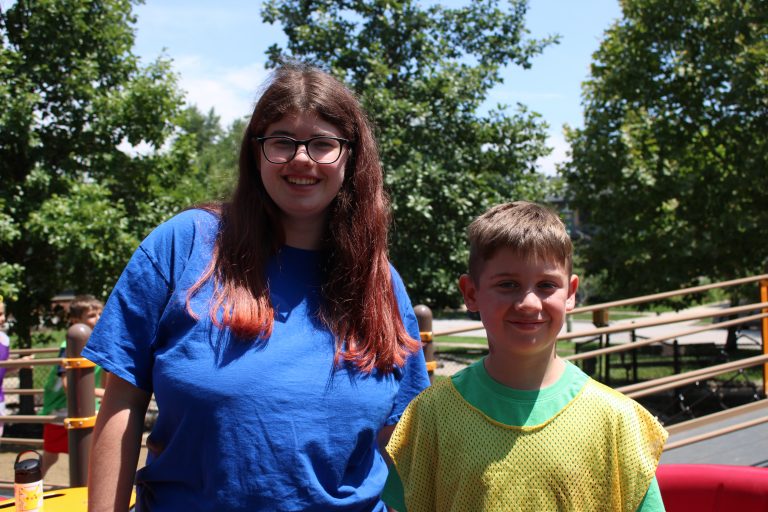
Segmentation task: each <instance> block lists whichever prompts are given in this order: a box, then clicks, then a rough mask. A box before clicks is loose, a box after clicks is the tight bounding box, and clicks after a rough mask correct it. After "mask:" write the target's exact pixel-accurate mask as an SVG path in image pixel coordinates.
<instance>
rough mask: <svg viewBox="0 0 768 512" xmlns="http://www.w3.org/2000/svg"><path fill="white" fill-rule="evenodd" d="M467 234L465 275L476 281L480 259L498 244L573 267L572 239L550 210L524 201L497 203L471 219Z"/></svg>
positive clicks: (500, 246) (481, 267)
mask: <svg viewBox="0 0 768 512" xmlns="http://www.w3.org/2000/svg"><path fill="white" fill-rule="evenodd" d="M468 234H469V275H470V277H472V279H474V280H475V281H477V279H478V278H479V277H480V273H481V272H482V270H483V263H485V262H486V261H488V260H489V259H491V258H492V257H493V255H494V254H495V253H496V251H498V250H499V249H502V248H507V249H512V250H513V251H515V252H516V253H518V254H519V255H520V256H521V257H524V258H530V259H534V260H546V261H555V262H557V263H562V264H563V265H564V268H565V270H566V271H567V272H568V275H570V274H571V272H572V270H573V243H572V242H571V238H570V237H569V236H568V231H567V230H566V228H565V224H563V221H562V220H560V217H559V216H558V215H557V213H555V212H554V211H552V210H550V209H549V208H547V207H545V206H542V205H540V204H536V203H531V202H528V201H515V202H513V203H504V204H499V205H496V206H494V207H492V208H491V209H489V210H488V211H486V212H485V213H483V214H482V215H480V216H479V217H477V218H476V219H475V220H473V221H472V224H470V225H469V229H468Z"/></svg>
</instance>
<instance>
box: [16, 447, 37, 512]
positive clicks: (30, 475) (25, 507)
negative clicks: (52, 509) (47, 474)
mask: <svg viewBox="0 0 768 512" xmlns="http://www.w3.org/2000/svg"><path fill="white" fill-rule="evenodd" d="M25 453H34V454H35V455H37V458H36V459H33V458H30V459H24V460H19V459H21V456H22V455H24V454H25ZM13 470H14V478H13V496H14V498H15V499H16V511H17V512H40V511H42V510H43V472H42V460H41V458H40V454H39V453H37V452H36V451H35V450H26V451H23V452H21V453H20V454H18V455H17V456H16V463H15V464H14V465H13Z"/></svg>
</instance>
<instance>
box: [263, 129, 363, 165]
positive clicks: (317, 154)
mask: <svg viewBox="0 0 768 512" xmlns="http://www.w3.org/2000/svg"><path fill="white" fill-rule="evenodd" d="M255 139H256V141H257V142H258V143H259V144H261V150H262V151H263V152H264V157H265V158H266V159H267V160H268V161H270V162H272V163H273V164H285V163H288V162H290V161H291V160H293V158H294V157H295V156H296V152H297V151H298V150H299V146H304V147H305V148H307V155H308V156H309V158H311V159H312V160H314V161H315V162H317V163H319V164H332V163H334V162H335V161H336V160H338V159H339V157H340V156H341V150H342V148H343V147H344V144H347V145H351V143H350V141H348V140H347V139H342V138H339V137H312V138H311V139H305V140H296V139H294V138H291V137H283V136H272V137H256V138H255Z"/></svg>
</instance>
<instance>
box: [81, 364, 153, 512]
mask: <svg viewBox="0 0 768 512" xmlns="http://www.w3.org/2000/svg"><path fill="white" fill-rule="evenodd" d="M150 396H151V395H150V394H149V393H147V392H146V391H144V390H142V389H139V388H137V387H136V386H134V385H132V384H130V383H128V382H126V381H125V380H123V379H121V378H120V377H118V376H116V375H114V374H113V375H110V378H109V379H108V382H107V387H106V391H105V393H104V400H103V402H102V404H101V409H99V414H98V416H97V418H96V426H95V428H94V431H93V445H92V447H91V460H90V470H89V471H88V510H89V511H90V512H102V511H104V512H107V511H110V512H111V511H116V512H127V510H128V503H129V501H130V497H131V491H132V488H133V481H134V474H135V472H136V466H137V464H138V460H139V449H140V448H141V435H142V431H143V427H144V414H145V413H146V411H147V405H149V399H150Z"/></svg>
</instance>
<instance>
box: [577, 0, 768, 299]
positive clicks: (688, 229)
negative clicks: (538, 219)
mask: <svg viewBox="0 0 768 512" xmlns="http://www.w3.org/2000/svg"><path fill="white" fill-rule="evenodd" d="M622 7H623V12H624V17H623V19H622V20H621V21H619V22H617V23H616V24H615V25H614V26H613V27H612V28H611V29H610V30H608V32H607V33H606V36H605V39H604V40H603V42H602V44H601V46H600V49H599V50H598V51H597V52H596V53H595V55H594V62H593V65H592V76H591V78H590V79H589V80H588V81H587V82H586V83H585V85H584V106H585V115H584V117H585V125H584V128H583V129H578V130H571V131H570V133H569V136H568V138H569V141H570V143H571V145H572V152H573V155H572V156H573V160H572V162H571V163H570V164H569V165H567V166H566V167H565V168H564V169H563V175H564V177H565V178H566V180H567V183H568V189H569V191H570V195H571V197H570V198H571V201H572V202H571V204H572V206H573V207H575V208H576V209H578V210H579V211H580V213H581V216H582V219H584V221H585V222H586V224H587V229H586V236H585V238H584V239H583V240H582V242H583V244H581V246H580V247H579V248H578V251H580V252H581V253H582V255H583V256H584V258H585V268H586V271H587V273H588V274H591V275H592V276H594V278H593V279H594V283H597V284H598V286H597V287H598V288H599V292H598V293H594V294H593V296H594V298H598V297H597V296H598V295H599V299H601V300H602V299H611V298H618V297H627V296H632V295H640V294H646V293H653V292H658V291H665V290H670V289H675V288H679V287H684V286H690V285H695V284H697V283H698V282H699V281H701V280H702V279H703V278H705V277H706V278H709V279H711V280H715V281H717V280H721V279H728V278H734V277H743V276H746V275H750V274H755V273H762V272H763V271H764V265H765V262H766V253H765V247H764V244H763V243H761V241H762V240H765V239H766V237H768V208H766V197H768V102H766V98H768V73H767V70H768V7H767V6H766V4H765V2H754V1H749V0H743V1H737V0H680V1H677V2H663V1H661V0H625V1H624V2H622ZM692 299H693V298H692V297H689V298H688V299H687V300H688V301H690V300H692Z"/></svg>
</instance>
